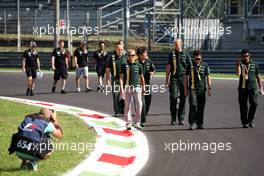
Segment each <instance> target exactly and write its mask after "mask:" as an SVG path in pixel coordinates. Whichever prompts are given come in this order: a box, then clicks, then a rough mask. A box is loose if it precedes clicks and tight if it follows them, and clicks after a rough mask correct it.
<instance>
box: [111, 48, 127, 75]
mask: <svg viewBox="0 0 264 176" xmlns="http://www.w3.org/2000/svg"><path fill="white" fill-rule="evenodd" d="M124 63H126V55H121V56H117V55H116V54H115V52H114V53H113V54H112V55H110V56H109V57H108V60H107V62H106V68H110V72H111V77H112V80H119V73H120V69H121V65H122V64H124Z"/></svg>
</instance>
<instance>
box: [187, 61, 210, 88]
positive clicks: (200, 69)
mask: <svg viewBox="0 0 264 176" xmlns="http://www.w3.org/2000/svg"><path fill="white" fill-rule="evenodd" d="M186 74H187V75H189V88H190V89H195V90H200V91H205V90H206V77H207V76H209V75H210V68H209V66H208V65H207V64H206V63H205V62H201V64H200V65H196V64H195V63H194V62H193V63H192V64H191V65H189V66H188V68H187V70H186Z"/></svg>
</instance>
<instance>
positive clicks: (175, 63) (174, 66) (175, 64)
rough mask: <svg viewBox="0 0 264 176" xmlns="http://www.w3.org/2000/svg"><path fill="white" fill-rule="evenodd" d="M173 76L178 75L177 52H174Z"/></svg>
mask: <svg viewBox="0 0 264 176" xmlns="http://www.w3.org/2000/svg"><path fill="white" fill-rule="evenodd" d="M173 68H174V69H173V75H175V74H176V71H177V60H176V55H175V51H173Z"/></svg>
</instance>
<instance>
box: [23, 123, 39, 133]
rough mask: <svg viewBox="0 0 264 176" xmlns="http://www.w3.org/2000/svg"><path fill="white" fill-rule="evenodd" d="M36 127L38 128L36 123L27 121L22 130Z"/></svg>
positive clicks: (31, 129)
mask: <svg viewBox="0 0 264 176" xmlns="http://www.w3.org/2000/svg"><path fill="white" fill-rule="evenodd" d="M36 128H38V126H37V125H36V124H33V123H28V124H27V125H26V126H25V127H24V128H23V129H22V130H24V131H30V132H31V131H33V130H34V129H36Z"/></svg>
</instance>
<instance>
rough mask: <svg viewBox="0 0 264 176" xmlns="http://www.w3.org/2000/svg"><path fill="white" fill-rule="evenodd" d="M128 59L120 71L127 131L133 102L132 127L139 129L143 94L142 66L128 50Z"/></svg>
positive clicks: (131, 51) (129, 126) (132, 51)
mask: <svg viewBox="0 0 264 176" xmlns="http://www.w3.org/2000/svg"><path fill="white" fill-rule="evenodd" d="M127 56H128V59H127V62H126V63H125V64H123V65H122V67H121V70H120V85H121V94H122V95H123V94H125V113H124V116H125V119H126V123H127V124H126V127H127V130H131V125H132V116H131V106H132V102H134V107H135V119H134V120H133V122H134V127H135V128H137V129H139V130H140V129H141V124H140V123H141V112H142V94H144V92H145V81H144V75H143V68H142V65H141V64H140V63H138V62H136V57H135V56H136V52H135V50H128V54H127Z"/></svg>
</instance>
